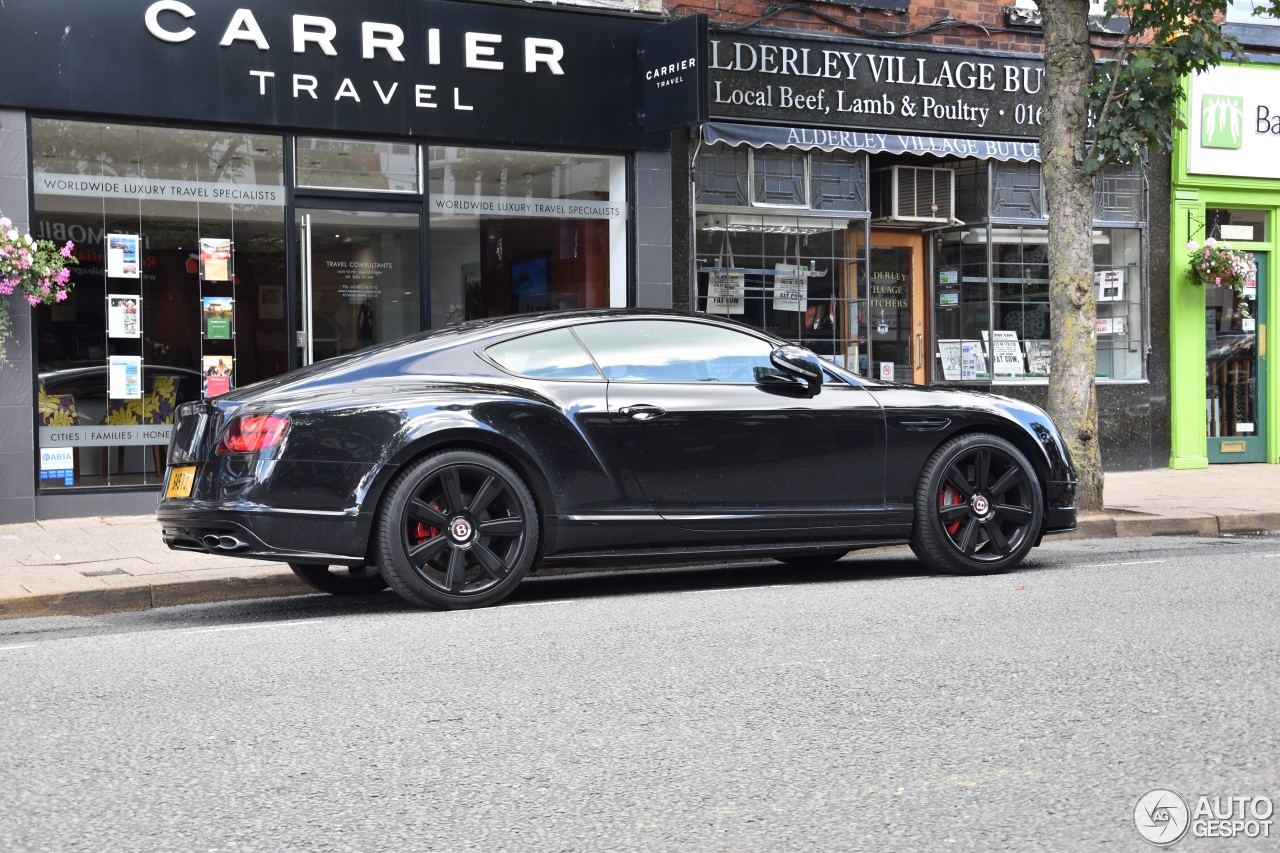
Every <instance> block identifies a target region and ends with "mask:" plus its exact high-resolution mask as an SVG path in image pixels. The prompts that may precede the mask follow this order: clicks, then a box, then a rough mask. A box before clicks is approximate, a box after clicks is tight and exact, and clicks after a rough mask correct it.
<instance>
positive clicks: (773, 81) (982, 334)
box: [689, 32, 1167, 468]
mask: <svg viewBox="0 0 1280 853" xmlns="http://www.w3.org/2000/svg"><path fill="white" fill-rule="evenodd" d="M709 54H710V58H709V85H710V87H711V88H710V102H711V103H710V110H711V120H710V121H709V122H706V123H704V124H703V125H702V126H701V131H700V135H699V138H698V140H697V142H696V143H695V144H694V145H693V146H692V147H691V151H690V160H691V168H692V170H693V175H694V178H693V190H692V196H693V197H692V205H691V206H692V207H693V213H692V220H693V221H692V231H693V234H694V252H693V258H692V260H691V263H690V266H691V267H692V270H691V280H694V279H695V278H696V282H697V287H696V289H694V290H692V291H691V293H690V294H689V299H690V303H691V305H692V307H693V308H694V309H695V310H699V311H706V312H708V313H720V314H727V315H730V316H734V317H736V318H738V319H741V320H744V321H745V322H748V323H750V324H752V325H755V326H758V327H760V328H764V329H767V330H769V331H771V332H773V333H775V334H778V335H780V336H782V337H785V338H788V339H791V340H794V341H796V342H798V343H801V344H803V345H805V346H808V347H810V348H812V349H814V350H815V351H817V352H818V353H820V354H822V355H824V356H825V357H827V358H830V359H831V360H832V361H834V362H836V363H837V364H841V365H843V366H845V367H848V368H850V369H852V370H854V371H856V372H858V373H860V374H862V375H866V376H871V377H875V378H878V379H886V380H890V381H896V382H908V383H915V384H922V385H924V384H939V385H944V384H945V385H961V386H974V387H980V388H990V389H992V390H995V391H998V392H999V393H1002V394H1009V395H1014V396H1019V397H1024V398H1026V399H1029V400H1031V401H1032V402H1037V403H1040V404H1043V403H1044V402H1045V399H1044V398H1045V394H1046V393H1047V384H1048V382H1047V377H1048V375H1049V372H1050V371H1051V370H1052V365H1051V364H1050V363H1049V362H1050V359H1049V342H1050V334H1051V317H1050V313H1049V281H1048V279H1049V272H1048V259H1047V256H1046V254H1047V253H1046V249H1047V233H1048V232H1047V229H1048V216H1047V211H1046V207H1045V201H1044V185H1043V180H1042V178H1041V173H1040V163H1039V159H1040V152H1039V144H1038V133H1039V122H1040V111H1041V98H1042V88H1043V87H1042V75H1043V65H1042V62H1041V60H1040V59H1039V58H1038V57H1035V56H1032V55H1028V54H1005V53H994V52H981V53H978V52H965V51H959V50H954V49H945V48H931V47H923V46H913V45H902V44H885V43H872V42H861V41H851V40H837V39H833V38H825V39H817V38H811V37H794V38H792V37H784V36H782V35H750V34H742V33H733V32H713V33H712V34H711V44H710V50H709ZM1096 186H1097V190H1096V205H1095V218H1094V222H1093V228H1092V236H1093V244H1094V278H1095V282H1096V288H1097V290H1096V296H1097V300H1098V323H1097V335H1096V340H1097V349H1098V366H1097V380H1098V384H1099V400H1100V420H1101V422H1102V426H1103V436H1102V439H1103V441H1102V444H1103V448H1104V462H1105V463H1107V464H1109V466H1110V467H1113V468H1116V467H1127V468H1142V467H1152V466H1154V465H1159V464H1163V461H1164V456H1165V454H1166V453H1167V444H1164V445H1162V446H1158V447H1154V446H1153V435H1154V436H1156V438H1155V443H1156V444H1159V436H1160V435H1161V434H1162V431H1161V430H1158V429H1157V430H1154V431H1153V429H1152V427H1151V422H1152V421H1159V420H1161V419H1162V418H1163V416H1164V410H1163V409H1162V408H1161V407H1162V406H1163V405H1164V404H1163V403H1162V402H1160V397H1161V394H1162V392H1161V390H1160V389H1159V388H1158V387H1153V384H1152V383H1153V380H1154V381H1156V382H1159V381H1162V380H1161V379H1160V378H1159V373H1158V371H1157V373H1156V375H1155V376H1153V374H1152V372H1151V371H1150V370H1149V364H1150V359H1151V354H1152V351H1153V345H1154V343H1155V342H1154V341H1153V335H1152V325H1153V324H1152V315H1151V312H1152V303H1151V301H1150V299H1149V294H1148V271H1149V263H1148V256H1149V253H1150V243H1151V238H1150V230H1149V223H1148V216H1147V209H1148V181H1147V179H1146V177H1145V176H1144V175H1143V174H1141V173H1140V172H1138V171H1137V170H1130V169H1113V170H1109V171H1107V172H1106V173H1105V174H1103V175H1102V176H1100V177H1099V179H1098V181H1097V185H1096Z"/></svg>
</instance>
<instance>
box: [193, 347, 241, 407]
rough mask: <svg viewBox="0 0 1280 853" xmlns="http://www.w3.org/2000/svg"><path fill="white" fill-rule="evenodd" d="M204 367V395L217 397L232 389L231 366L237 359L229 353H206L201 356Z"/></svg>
mask: <svg viewBox="0 0 1280 853" xmlns="http://www.w3.org/2000/svg"><path fill="white" fill-rule="evenodd" d="M200 360H201V364H202V365H203V367H204V395H205V396H206V397H216V396H218V395H219V394H225V393H227V392H228V391H230V390H231V368H232V365H234V364H235V359H234V358H232V357H231V356H229V355H205V356H201V358H200Z"/></svg>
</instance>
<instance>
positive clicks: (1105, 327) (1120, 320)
mask: <svg viewBox="0 0 1280 853" xmlns="http://www.w3.org/2000/svg"><path fill="white" fill-rule="evenodd" d="M1128 319H1129V318H1128V317H1125V316H1123V315H1121V316H1119V317H1098V318H1097V319H1095V320H1094V321H1093V331H1094V334H1096V335H1123V334H1124V333H1125V327H1126V325H1127V324H1126V322H1125V321H1126V320H1128Z"/></svg>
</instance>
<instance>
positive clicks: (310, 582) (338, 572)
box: [289, 563, 387, 595]
mask: <svg viewBox="0 0 1280 853" xmlns="http://www.w3.org/2000/svg"><path fill="white" fill-rule="evenodd" d="M289 568H291V569H293V573H294V574H295V575H297V576H298V577H299V578H301V579H302V582H303V583H305V584H306V585H307V586H309V587H311V588H312V589H318V590H320V591H321V592H327V593H329V594H330V595H372V594H374V593H378V592H382V591H383V590H384V589H386V588H387V581H386V578H384V577H383V576H382V572H380V571H378V567H377V566H370V565H364V566H351V567H347V566H317V565H315V564H313V563H290V564H289Z"/></svg>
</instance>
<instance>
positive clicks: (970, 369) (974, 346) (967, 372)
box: [960, 341, 991, 379]
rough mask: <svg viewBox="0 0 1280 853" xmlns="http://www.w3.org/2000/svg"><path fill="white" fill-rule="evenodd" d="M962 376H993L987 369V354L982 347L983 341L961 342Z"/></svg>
mask: <svg viewBox="0 0 1280 853" xmlns="http://www.w3.org/2000/svg"><path fill="white" fill-rule="evenodd" d="M960 378H961V379H990V378H991V374H990V373H989V372H988V371H987V356H986V353H985V352H984V351H983V349H982V341H961V342H960Z"/></svg>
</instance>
